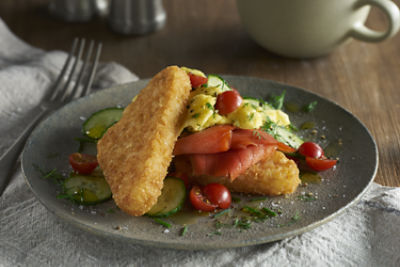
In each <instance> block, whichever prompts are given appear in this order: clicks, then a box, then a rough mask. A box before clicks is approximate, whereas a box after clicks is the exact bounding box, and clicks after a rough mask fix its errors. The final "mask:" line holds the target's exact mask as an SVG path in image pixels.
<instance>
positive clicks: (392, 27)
mask: <svg viewBox="0 0 400 267" xmlns="http://www.w3.org/2000/svg"><path fill="white" fill-rule="evenodd" d="M358 4H359V5H360V6H364V5H371V6H375V7H378V8H380V9H381V10H382V11H383V12H384V13H385V14H386V16H387V17H388V20H389V27H388V29H387V30H386V31H384V32H382V31H375V30H371V29H370V28H368V27H366V26H365V25H364V23H361V22H358V23H356V24H355V25H354V26H353V29H352V31H351V33H350V35H351V36H352V37H354V38H356V39H358V40H361V41H366V42H380V41H383V40H385V39H388V38H390V37H392V36H393V35H395V34H396V33H397V32H398V31H399V28H400V11H399V8H398V7H397V5H396V4H395V3H393V2H392V1H390V0H361V1H360V2H359V3H358Z"/></svg>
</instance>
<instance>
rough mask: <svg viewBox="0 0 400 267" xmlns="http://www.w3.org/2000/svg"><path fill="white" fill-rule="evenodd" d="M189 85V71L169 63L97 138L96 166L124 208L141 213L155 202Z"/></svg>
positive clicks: (185, 103)
mask: <svg viewBox="0 0 400 267" xmlns="http://www.w3.org/2000/svg"><path fill="white" fill-rule="evenodd" d="M190 90H191V84H190V80H189V77H188V75H187V73H186V72H185V71H184V70H182V69H180V68H179V67H177V66H170V67H167V68H166V69H164V70H162V71H161V72H160V73H158V74H157V75H156V76H154V78H153V79H152V80H151V81H150V82H149V84H148V85H147V86H146V87H145V88H144V89H142V90H141V92H140V93H139V95H138V97H137V98H136V100H135V102H133V103H131V104H129V105H128V106H127V107H126V108H125V110H124V113H123V115H122V118H121V120H120V121H119V122H118V123H116V124H115V125H114V126H112V127H111V128H110V129H108V130H107V132H106V133H105V134H104V136H103V137H102V138H101V139H100V140H99V142H98V144H97V150H98V154H97V159H98V161H99V165H100V167H101V169H102V170H103V173H104V175H105V177H106V180H107V182H108V184H109V185H110V187H111V191H112V193H113V198H114V200H115V203H116V204H117V206H118V207H120V208H121V210H123V211H125V212H126V213H129V214H131V215H134V216H140V215H143V214H144V213H146V212H147V211H149V210H150V209H151V207H152V206H153V205H154V204H155V203H156V202H157V198H158V197H159V196H160V194H161V188H162V186H163V179H164V177H165V176H166V175H167V168H168V166H169V164H170V162H171V159H172V151H173V148H174V145H175V142H176V140H177V138H178V136H179V134H180V132H181V130H182V125H183V121H184V115H185V114H184V112H185V110H186V108H185V107H186V105H187V101H188V98H189V94H190Z"/></svg>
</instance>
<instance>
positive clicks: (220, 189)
mask: <svg viewBox="0 0 400 267" xmlns="http://www.w3.org/2000/svg"><path fill="white" fill-rule="evenodd" d="M203 193H204V195H205V196H206V197H207V198H208V200H210V202H211V203H213V204H216V205H218V207H219V208H221V209H227V208H229V206H230V205H231V201H232V198H231V193H230V192H229V190H228V188H226V187H225V186H224V185H222V184H217V183H212V184H208V185H206V186H205V187H204V188H203Z"/></svg>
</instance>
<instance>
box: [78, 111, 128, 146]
mask: <svg viewBox="0 0 400 267" xmlns="http://www.w3.org/2000/svg"><path fill="white" fill-rule="evenodd" d="M123 110H124V109H123V108H105V109H102V110H99V111H97V112H95V113H93V114H92V115H91V116H90V117H89V118H88V119H87V120H86V121H85V122H84V123H83V133H84V134H85V135H87V136H88V137H90V138H93V139H100V138H101V137H102V136H103V134H104V133H105V132H106V131H107V129H108V128H109V127H110V126H112V125H113V124H114V123H116V122H117V121H119V120H120V119H121V116H122V112H123Z"/></svg>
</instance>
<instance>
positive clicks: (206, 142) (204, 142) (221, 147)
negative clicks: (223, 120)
mask: <svg viewBox="0 0 400 267" xmlns="http://www.w3.org/2000/svg"><path fill="white" fill-rule="evenodd" d="M233 129H234V127H233V126H230V125H218V126H214V127H210V128H208V129H206V130H203V131H201V132H198V133H195V134H191V135H187V136H184V137H182V138H179V139H178V141H177V142H176V143H175V148H174V152H173V154H174V155H175V156H177V155H183V154H212V153H219V152H224V151H228V150H229V148H230V146H231V140H232V130H233Z"/></svg>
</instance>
